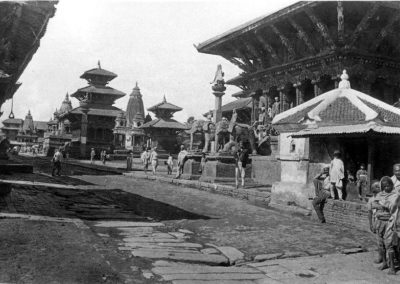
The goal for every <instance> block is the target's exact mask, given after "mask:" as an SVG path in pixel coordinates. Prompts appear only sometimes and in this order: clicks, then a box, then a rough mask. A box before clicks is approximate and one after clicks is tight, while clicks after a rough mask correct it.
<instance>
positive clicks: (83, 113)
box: [80, 110, 89, 158]
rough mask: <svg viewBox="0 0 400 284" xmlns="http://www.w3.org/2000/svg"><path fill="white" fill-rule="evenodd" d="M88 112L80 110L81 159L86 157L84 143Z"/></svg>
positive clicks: (85, 140)
mask: <svg viewBox="0 0 400 284" xmlns="http://www.w3.org/2000/svg"><path fill="white" fill-rule="evenodd" d="M88 111H89V110H82V120H81V145H80V152H81V157H82V158H85V157H86V143H87V125H88V115H87V113H88Z"/></svg>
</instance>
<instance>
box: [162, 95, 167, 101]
mask: <svg viewBox="0 0 400 284" xmlns="http://www.w3.org/2000/svg"><path fill="white" fill-rule="evenodd" d="M166 102H167V99H166V98H165V95H164V98H163V103H166Z"/></svg>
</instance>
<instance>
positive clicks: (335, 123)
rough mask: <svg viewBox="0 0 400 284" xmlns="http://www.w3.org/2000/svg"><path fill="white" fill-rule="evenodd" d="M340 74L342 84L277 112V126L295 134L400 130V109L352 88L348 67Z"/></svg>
mask: <svg viewBox="0 0 400 284" xmlns="http://www.w3.org/2000/svg"><path fill="white" fill-rule="evenodd" d="M341 78H342V81H341V82H340V83H339V88H337V89H334V90H331V91H329V92H326V93H324V94H321V95H320V96H318V97H316V98H314V99H311V100H309V101H307V102H305V103H303V104H301V105H299V106H297V107H294V108H292V109H290V110H287V111H285V112H283V113H280V114H278V115H276V116H275V117H274V119H273V121H272V123H273V124H274V127H276V128H277V129H278V130H279V129H280V128H282V129H285V130H286V131H288V132H296V133H294V134H292V136H293V137H309V136H319V135H323V136H325V135H351V134H365V133H381V134H400V109H398V108H396V107H393V106H391V105H388V104H386V103H384V102H382V101H380V100H377V99H375V98H373V97H371V96H369V95H367V94H364V93H361V92H359V91H356V90H354V89H351V88H350V82H349V81H348V75H347V74H346V73H345V71H344V73H343V75H342V76H341Z"/></svg>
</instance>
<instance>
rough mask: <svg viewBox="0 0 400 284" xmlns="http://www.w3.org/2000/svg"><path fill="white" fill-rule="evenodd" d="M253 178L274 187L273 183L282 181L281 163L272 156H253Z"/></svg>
mask: <svg viewBox="0 0 400 284" xmlns="http://www.w3.org/2000/svg"><path fill="white" fill-rule="evenodd" d="M251 177H252V179H253V180H254V181H256V182H258V183H261V184H269V185H272V184H273V183H275V182H277V181H280V179H281V164H280V161H278V160H277V159H276V158H275V157H272V156H252V157H251Z"/></svg>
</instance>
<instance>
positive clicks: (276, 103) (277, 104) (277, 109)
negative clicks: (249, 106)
mask: <svg viewBox="0 0 400 284" xmlns="http://www.w3.org/2000/svg"><path fill="white" fill-rule="evenodd" d="M280 112H281V103H280V102H279V98H278V97H275V101H274V103H273V104H272V109H271V118H274V117H275V115H277V114H279V113H280Z"/></svg>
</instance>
